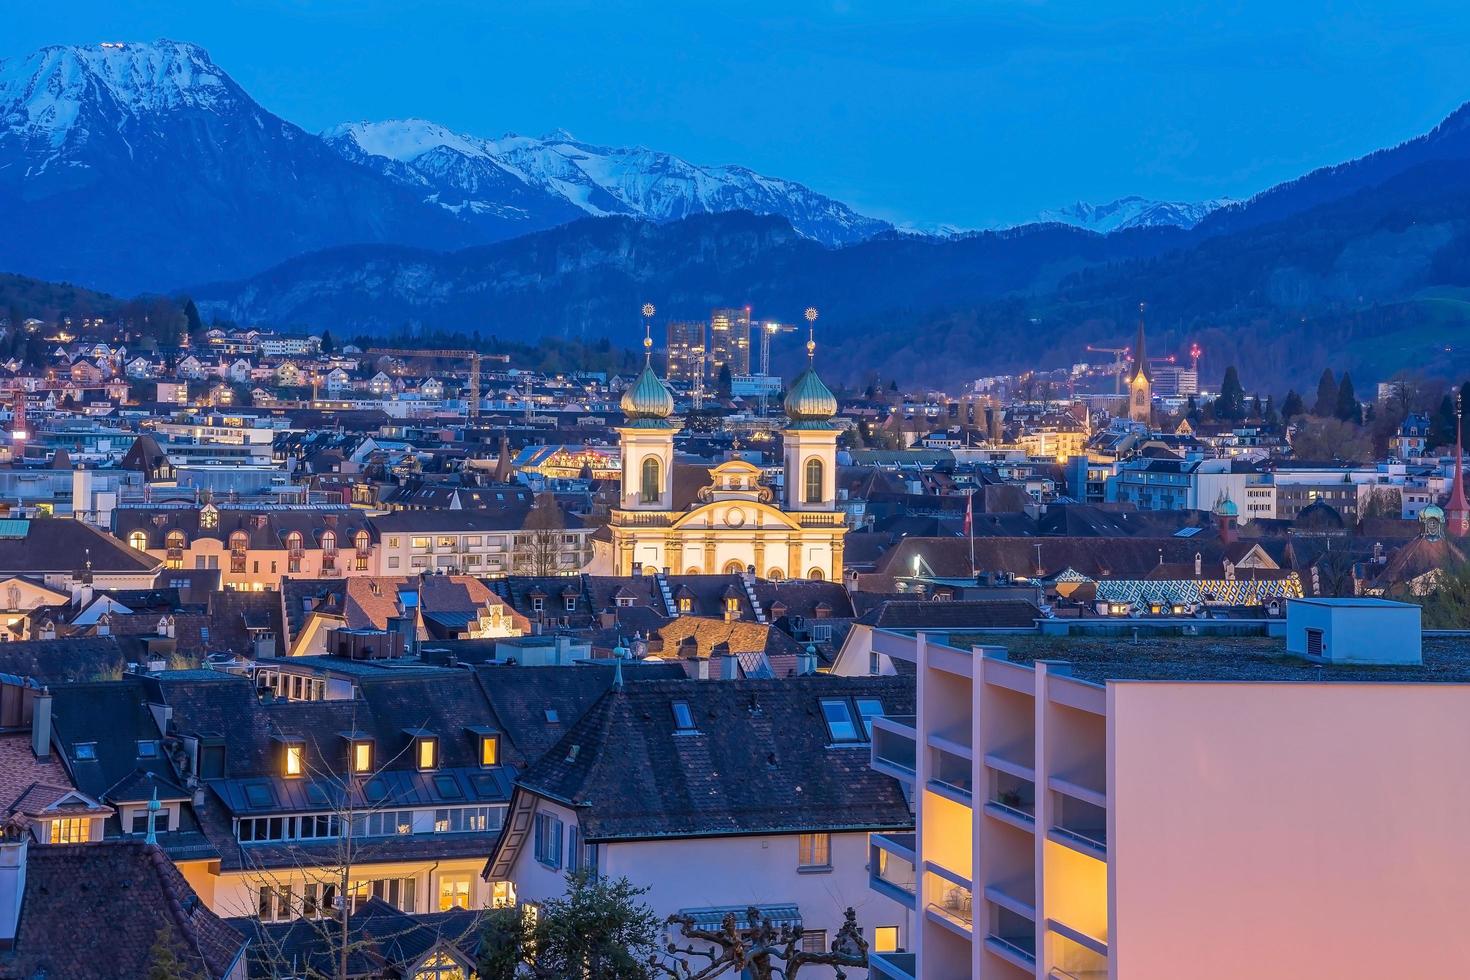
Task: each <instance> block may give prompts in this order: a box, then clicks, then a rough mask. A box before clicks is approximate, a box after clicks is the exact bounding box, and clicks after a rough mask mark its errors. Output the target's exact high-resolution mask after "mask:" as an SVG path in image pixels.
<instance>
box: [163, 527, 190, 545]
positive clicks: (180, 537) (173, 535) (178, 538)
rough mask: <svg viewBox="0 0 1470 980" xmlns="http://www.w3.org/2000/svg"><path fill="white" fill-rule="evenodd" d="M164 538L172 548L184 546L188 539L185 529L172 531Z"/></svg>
mask: <svg viewBox="0 0 1470 980" xmlns="http://www.w3.org/2000/svg"><path fill="white" fill-rule="evenodd" d="M164 540H165V542H166V543H167V544H168V546H169V547H170V548H182V547H184V544H185V541H186V539H185V537H184V532H183V531H170V532H168V537H167V538H165V539H164Z"/></svg>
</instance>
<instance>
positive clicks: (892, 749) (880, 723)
mask: <svg viewBox="0 0 1470 980" xmlns="http://www.w3.org/2000/svg"><path fill="white" fill-rule="evenodd" d="M872 726H873V756H872V765H873V768H874V769H876V770H878V771H879V772H884V773H887V774H888V775H890V776H892V777H894V778H895V779H900V780H903V781H904V782H906V783H910V784H911V783H913V781H914V773H915V772H916V771H917V770H918V758H919V753H918V736H917V735H916V734H915V732H914V716H913V715H888V716H883V715H880V716H878V717H875V718H873V719H872Z"/></svg>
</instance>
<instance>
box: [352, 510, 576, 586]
mask: <svg viewBox="0 0 1470 980" xmlns="http://www.w3.org/2000/svg"><path fill="white" fill-rule="evenodd" d="M558 510H560V508H558ZM535 513H536V510H535V507H533V506H531V505H521V506H507V507H504V508H501V509H498V510H440V511H435V510H426V511H398V512H396V513H393V514H386V515H384V516H382V517H375V518H373V519H372V529H373V532H374V538H373V540H374V545H375V547H374V550H375V553H376V555H377V563H376V570H377V574H379V575H417V574H420V573H421V572H444V573H464V574H466V575H482V576H486V577H500V576H504V575H509V574H511V573H512V572H515V573H518V574H524V575H574V574H576V573H577V572H580V571H581V570H582V566H583V565H585V564H586V563H587V562H588V561H589V560H590V559H591V557H592V543H591V536H592V529H591V528H588V527H584V526H583V525H582V522H581V520H580V519H578V518H577V517H576V516H575V515H573V514H567V513H565V512H561V513H560V516H559V517H558V518H557V519H556V520H554V521H546V522H544V524H545V525H546V526H541V527H538V526H537V523H538V522H537V521H536V520H535V519H533V517H532V515H534V514H535ZM557 525H559V526H557Z"/></svg>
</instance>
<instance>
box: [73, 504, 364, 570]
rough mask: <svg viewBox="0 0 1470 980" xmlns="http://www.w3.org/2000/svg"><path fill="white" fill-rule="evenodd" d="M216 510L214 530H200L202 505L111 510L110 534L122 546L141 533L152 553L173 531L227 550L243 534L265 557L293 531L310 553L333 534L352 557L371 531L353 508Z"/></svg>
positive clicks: (231, 506)
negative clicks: (364, 534) (358, 539)
mask: <svg viewBox="0 0 1470 980" xmlns="http://www.w3.org/2000/svg"><path fill="white" fill-rule="evenodd" d="M215 508H216V510H217V512H218V515H219V520H218V521H217V523H216V526H215V527H212V528H206V527H203V526H201V524H200V513H201V512H202V511H203V509H204V508H203V507H202V506H200V505H195V504H189V505H187V506H179V505H178V504H127V505H125V506H120V507H118V508H116V509H115V510H113V512H112V529H113V531H114V533H116V534H117V536H118V538H120V539H121V540H122V541H126V540H128V538H129V537H131V536H132V534H133V533H134V532H138V531H141V532H143V534H145V535H146V536H147V538H148V547H149V548H163V547H165V542H166V539H167V537H168V534H169V532H171V531H182V532H183V533H184V540H185V541H186V542H192V541H194V540H196V539H199V538H209V539H212V540H215V541H218V542H220V544H221V545H222V546H224V547H229V541H230V538H231V536H232V535H234V534H236V533H242V534H244V535H245V540H247V541H248V542H249V547H250V548H252V549H256V550H262V551H270V550H274V551H280V550H284V549H285V547H286V537H287V535H289V534H290V533H291V532H293V531H295V532H298V533H300V535H301V538H302V543H303V545H304V546H305V547H307V548H319V547H321V540H322V535H323V534H325V533H326V532H328V531H331V532H332V533H334V534H335V535H336V536H337V547H338V548H339V549H340V550H342V551H349V550H351V549H352V547H353V541H354V539H355V537H356V535H357V533H358V532H359V531H364V532H368V531H369V528H368V523H367V518H366V517H365V516H364V515H363V512H362V511H359V510H354V509H352V508H350V507H331V508H325V507H312V508H306V507H302V508H290V509H287V508H283V507H281V506H279V505H275V506H266V507H260V508H253V507H251V506H250V505H248V504H231V503H223V502H222V503H216V504H215ZM76 523H79V522H76ZM119 543H121V542H119ZM124 547H126V546H124ZM132 553H133V554H137V552H132ZM144 557H146V556H144ZM148 560H149V561H154V560H155V559H151V558H150V559H148Z"/></svg>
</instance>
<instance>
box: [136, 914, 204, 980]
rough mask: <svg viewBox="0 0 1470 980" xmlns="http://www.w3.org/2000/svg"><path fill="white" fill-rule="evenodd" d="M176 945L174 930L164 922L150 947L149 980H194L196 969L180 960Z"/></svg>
mask: <svg viewBox="0 0 1470 980" xmlns="http://www.w3.org/2000/svg"><path fill="white" fill-rule="evenodd" d="M174 947H175V943H174V932H173V930H172V929H170V928H169V926H168V924H167V923H164V925H163V927H162V928H161V929H159V930H158V931H157V932H156V933H154V934H153V945H152V946H150V947H148V974H147V980H194V976H195V974H194V971H192V970H189V969H187V968H185V966H184V964H182V963H180V962H179V956H178V953H177V952H175V949H174Z"/></svg>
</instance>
